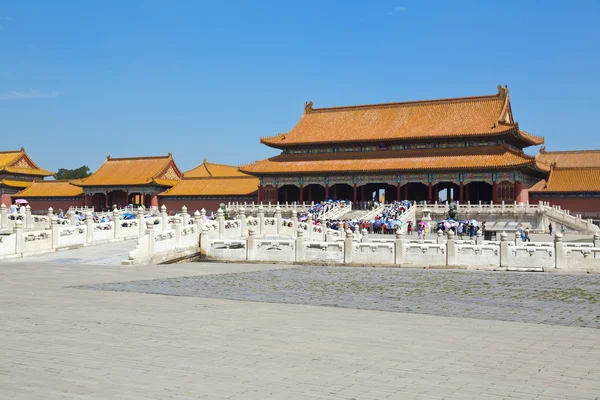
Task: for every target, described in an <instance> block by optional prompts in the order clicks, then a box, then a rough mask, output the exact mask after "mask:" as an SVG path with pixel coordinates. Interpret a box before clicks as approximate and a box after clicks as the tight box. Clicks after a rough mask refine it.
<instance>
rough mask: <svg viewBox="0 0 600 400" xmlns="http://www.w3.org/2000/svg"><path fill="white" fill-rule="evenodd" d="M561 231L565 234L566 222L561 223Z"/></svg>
mask: <svg viewBox="0 0 600 400" xmlns="http://www.w3.org/2000/svg"><path fill="white" fill-rule="evenodd" d="M560 233H562V234H563V235H564V234H565V224H560Z"/></svg>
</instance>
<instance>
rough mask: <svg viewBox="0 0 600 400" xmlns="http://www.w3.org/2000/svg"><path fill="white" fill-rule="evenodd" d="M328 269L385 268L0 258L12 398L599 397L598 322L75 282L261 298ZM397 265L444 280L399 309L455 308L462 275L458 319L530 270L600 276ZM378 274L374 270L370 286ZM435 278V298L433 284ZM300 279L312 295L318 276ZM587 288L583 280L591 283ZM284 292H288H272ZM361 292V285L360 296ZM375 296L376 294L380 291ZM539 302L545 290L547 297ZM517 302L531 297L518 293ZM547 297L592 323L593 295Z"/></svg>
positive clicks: (3, 367)
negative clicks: (112, 286) (180, 286)
mask: <svg viewBox="0 0 600 400" xmlns="http://www.w3.org/2000/svg"><path fill="white" fill-rule="evenodd" d="M82 257H83V256H82ZM83 258H85V257H83ZM328 271H333V272H331V274H333V275H332V276H337V277H343V276H344V275H346V276H354V277H353V278H352V279H355V280H356V279H357V277H361V278H362V277H368V276H369V274H384V273H385V271H387V270H370V269H364V270H363V269H353V270H351V269H346V268H344V269H335V270H334V269H326V268H315V269H314V270H311V271H309V270H308V268H305V267H301V268H294V269H288V268H287V267H282V266H280V265H278V266H274V265H273V266H271V265H258V264H255V265H240V264H213V263H191V264H179V265H164V266H160V265H159V266H140V267H122V266H118V265H111V263H108V262H107V263H106V265H100V266H97V265H89V264H85V263H79V264H78V263H74V262H65V261H64V260H63V261H59V262H51V261H49V260H42V259H41V258H37V257H32V258H31V259H24V260H20V261H18V262H10V263H8V262H6V263H5V262H3V263H2V264H0V275H1V276H0V302H1V306H0V315H1V316H0V321H1V324H0V337H2V340H1V341H0V398H2V399H63V398H64V399H186V398H190V399H192V398H203V399H348V400H350V399H356V400H361V399H365V400H369V399H502V398H521V399H545V400H550V399H561V398H568V399H596V398H598V396H599V395H600V329H596V328H581V327H565V326H559V325H548V324H531V323H522V322H507V321H497V320H491V319H479V318H481V317H478V318H459V317H456V316H436V315H423V314H415V313H417V312H423V313H425V312H427V310H425V311H422V310H416V309H415V310H411V312H410V313H404V312H382V311H377V310H361V309H354V308H339V307H338V308H335V307H322V306H314V305H302V304H285V303H282V302H275V303H268V302H252V301H232V300H228V299H224V298H214V297H188V296H164V295H154V294H145V293H138V292H124V291H117V292H115V291H108V290H91V289H86V290H83V289H79V288H73V286H88V285H101V284H106V283H119V282H130V281H153V280H156V279H158V280H159V281H154V282H155V283H156V282H163V283H164V282H171V281H168V280H166V279H168V278H179V280H180V281H181V282H184V281H190V283H191V282H192V280H191V279H185V278H181V277H193V276H198V277H202V278H203V280H200V281H198V282H197V283H198V284H200V283H202V282H204V284H205V285H208V286H207V287H209V288H212V289H211V290H213V294H211V293H204V294H203V295H206V296H209V295H210V296H214V295H215V294H214V291H215V290H216V288H219V287H221V288H225V287H227V286H231V285H233V284H234V283H236V284H239V285H240V286H238V287H237V289H236V290H238V292H239V293H244V291H246V293H248V292H249V290H250V289H256V290H257V292H256V293H255V300H261V301H267V300H269V301H274V300H277V301H281V299H276V298H275V297H276V296H275V295H274V294H273V293H271V294H269V290H268V285H267V284H260V282H259V281H260V280H261V279H263V278H265V277H275V276H277V277H278V278H277V279H278V280H279V281H280V282H279V284H281V283H283V282H285V281H286V280H287V282H291V280H292V279H296V280H299V279H301V278H303V277H310V278H311V279H312V281H313V282H319V281H324V277H326V276H327V274H328V273H329V272H328ZM400 272H401V273H402V274H400V275H398V276H397V277H396V278H394V279H395V280H396V282H400V281H402V280H404V281H405V282H407V284H406V285H404V286H402V287H403V290H409V289H407V288H408V286H409V282H415V283H419V282H424V281H425V280H426V278H425V277H431V276H432V274H434V273H437V274H438V275H439V276H438V277H437V278H435V279H436V280H435V282H432V284H431V285H430V286H431V287H430V288H429V289H426V290H424V293H423V295H422V296H421V295H419V294H418V293H413V294H412V295H408V294H406V295H405V296H401V299H400V300H399V301H400V302H401V304H403V303H402V302H403V301H404V298H405V297H406V298H407V299H409V300H407V301H409V302H410V304H413V303H412V302H419V303H420V304H423V303H424V302H425V301H426V300H430V301H437V303H438V304H442V303H443V301H442V300H443V299H444V297H443V296H444V293H443V291H444V290H450V289H448V288H449V287H454V288H455V289H452V290H450V293H449V294H446V295H448V296H454V297H456V296H457V294H456V290H458V289H457V288H458V287H459V286H460V285H461V284H462V285H463V286H464V289H465V290H467V291H470V292H471V293H467V294H466V296H467V297H466V298H465V299H463V300H462V301H457V303H458V304H453V305H452V306H451V307H450V308H453V309H455V311H454V314H453V313H450V312H448V314H447V315H455V314H460V312H461V310H463V311H464V310H466V305H464V304H462V302H465V303H466V302H468V301H469V298H472V300H473V303H474V304H480V305H478V306H475V305H474V306H473V308H481V309H482V310H485V312H487V313H488V318H490V317H492V316H493V315H494V314H493V312H492V311H490V310H493V307H491V306H490V302H492V300H493V298H494V297H493V296H491V299H492V300H490V293H492V294H493V293H496V292H502V293H505V294H506V293H509V292H510V291H511V290H510V286H509V287H506V288H498V289H489V290H488V289H485V288H484V287H482V286H480V287H477V286H476V285H475V283H476V282H477V281H480V282H485V281H488V282H489V283H490V284H491V283H492V282H494V281H493V280H496V282H500V281H502V280H504V281H505V282H510V281H511V280H513V279H514V280H521V279H522V280H524V282H525V281H528V282H529V283H524V285H528V284H529V285H533V286H536V285H539V286H538V289H539V290H541V289H543V288H546V287H550V286H551V285H553V284H554V283H552V282H554V281H551V282H550V281H548V282H545V283H540V282H542V281H541V280H539V279H542V280H543V279H550V280H554V279H564V282H565V286H564V289H565V290H568V289H569V288H575V287H577V285H578V284H579V283H580V282H582V281H581V280H580V279H582V280H585V279H595V278H594V276H591V275H578V276H562V275H547V276H548V278H546V275H544V276H542V275H526V274H507V273H497V274H488V273H478V272H473V273H465V272H461V274H462V275H456V273H455V272H450V271H416V270H414V271H400ZM217 274H225V275H217ZM235 274H239V275H235ZM356 274H359V275H356ZM513 277H514V278H513ZM540 277H541V278H540ZM240 278H251V280H252V281H254V283H250V284H244V281H245V280H246V279H243V280H242V279H240ZM375 278H376V276H375V275H373V276H372V277H370V278H368V279H367V280H366V281H365V285H366V286H369V285H371V283H369V282H372V281H371V280H370V279H375ZM389 279H390V280H391V279H392V278H389ZM428 279H429V278H428ZM536 279H537V280H538V281H536ZM444 281H449V282H453V283H452V286H448V285H445V286H444V285H443V282H444ZM390 283H391V282H390ZM494 283H495V282H494ZM436 284H437V285H440V288H439V289H438V292H436V290H434V289H433V287H434V286H435V285H436ZM130 285H131V286H132V287H133V286H134V285H133V284H130ZM296 285H297V289H298V290H300V289H301V290H305V291H306V290H307V289H306V287H305V286H309V285H310V283H309V282H298V283H297V284H296ZM315 285H316V284H315ZM320 285H321V286H320V287H321V288H322V287H323V286H326V285H324V284H322V283H321V284H320ZM168 286H169V285H167V286H166V287H168ZM171 286H172V285H171ZM590 287H591V286H589V285H584V286H582V290H586V291H589V290H591V289H590ZM103 288H108V287H107V286H103ZM444 288H446V289H444ZM292 289H293V288H292ZM136 290H138V289H136ZM318 290H320V289H319V286H315V289H314V290H312V292H310V293H314V296H317V295H318V294H317V293H318ZM410 290H412V291H413V292H414V291H416V290H418V289H416V288H415V289H410ZM277 291H278V289H277V286H276V287H275V288H274V289H273V292H275V293H276V292H277ZM357 292H358V294H360V293H362V292H364V291H363V290H362V289H357V290H354V291H353V293H357ZM288 295H289V298H290V299H292V300H293V299H298V298H300V297H302V293H298V294H296V295H294V296H292V295H291V291H290V292H288ZM288 295H286V298H287V297H288ZM260 296H272V297H271V298H269V297H266V298H260ZM328 296H329V297H330V296H331V294H330V293H329V294H328V292H327V291H324V292H323V293H322V297H323V298H324V299H327V298H328ZM368 296H372V289H369V291H368V295H367V296H365V298H364V299H359V300H358V301H362V302H368V300H369V297H368ZM436 296H438V297H439V298H438V299H437V300H436ZM220 297H224V296H223V294H221V296H220ZM358 297H360V296H358ZM378 299H381V297H380V296H372V299H371V300H373V301H378ZM458 299H460V297H458ZM284 300H285V299H284ZM496 300H497V301H498V304H497V305H498V306H500V305H503V303H502V302H501V301H500V300H499V299H496ZM541 300H544V298H543V296H542V297H540V298H539V299H537V300H536V301H539V302H540V303H543V302H542V301H541ZM507 301H508V302H509V304H516V303H515V302H518V301H522V302H523V303H527V302H528V301H529V299H520V298H519V296H518V295H513V296H512V297H511V298H510V299H509V300H507ZM546 301H548V302H549V304H551V306H548V307H544V305H543V304H542V305H541V310H540V311H539V312H540V313H542V314H546V313H552V311H551V308H552V307H554V306H556V304H560V303H561V302H562V303H564V304H563V306H562V307H566V308H567V309H568V310H569V312H574V313H576V314H581V315H582V318H584V321H586V323H587V324H588V326H593V323H592V322H591V321H590V319H589V318H588V315H589V312H588V308H589V307H590V305H591V300H589V299H588V300H585V299H584V298H582V297H581V296H580V295H578V294H571V295H570V297H569V298H566V299H559V300H557V299H549V300H546ZM290 302H292V301H290ZM325 303H326V301H321V302H320V303H319V302H317V304H325ZM415 304H416V303H415ZM345 306H351V305H345ZM403 306H404V304H403ZM524 307H525V306H524ZM535 307H536V308H540V306H539V305H538V304H535ZM398 311H403V310H398ZM444 313H445V311H444ZM566 313H567V312H565V313H563V314H566ZM598 314H600V312H598ZM527 316H528V318H529V317H531V315H530V314H527ZM569 318H570V321H572V320H573V318H571V317H569ZM586 318H587V319H586ZM575 320H577V318H576V319H575ZM540 322H544V321H540ZM552 323H560V322H552Z"/></svg>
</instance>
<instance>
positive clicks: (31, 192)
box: [13, 180, 84, 213]
mask: <svg viewBox="0 0 600 400" xmlns="http://www.w3.org/2000/svg"><path fill="white" fill-rule="evenodd" d="M71 182H75V181H69V180H53V181H34V182H32V183H31V184H30V185H29V187H27V188H25V189H23V190H22V191H20V192H19V193H17V194H15V195H14V196H13V198H14V199H16V198H19V199H25V200H27V202H28V203H29V205H30V206H31V209H32V210H33V211H35V212H36V213H45V212H46V211H47V210H48V208H50V207H52V208H53V209H54V211H56V212H58V211H59V210H60V209H62V210H64V211H67V210H68V209H69V207H71V206H74V207H81V206H83V205H84V202H83V189H82V188H80V187H79V186H75V185H74V184H72V183H71Z"/></svg>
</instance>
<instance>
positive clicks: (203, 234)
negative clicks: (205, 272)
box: [200, 225, 210, 259]
mask: <svg viewBox="0 0 600 400" xmlns="http://www.w3.org/2000/svg"><path fill="white" fill-rule="evenodd" d="M200 229H201V230H200V259H205V258H208V256H209V251H210V245H209V242H208V241H209V239H208V227H206V226H204V225H202V227H201V228H200Z"/></svg>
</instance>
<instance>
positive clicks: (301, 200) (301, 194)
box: [298, 185, 310, 204]
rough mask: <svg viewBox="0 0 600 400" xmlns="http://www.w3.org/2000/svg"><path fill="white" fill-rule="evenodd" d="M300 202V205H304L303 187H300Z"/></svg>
mask: <svg viewBox="0 0 600 400" xmlns="http://www.w3.org/2000/svg"><path fill="white" fill-rule="evenodd" d="M308 190H309V192H310V186H309V188H308ZM298 201H299V202H300V204H302V203H304V186H303V185H300V199H299V200H298Z"/></svg>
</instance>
